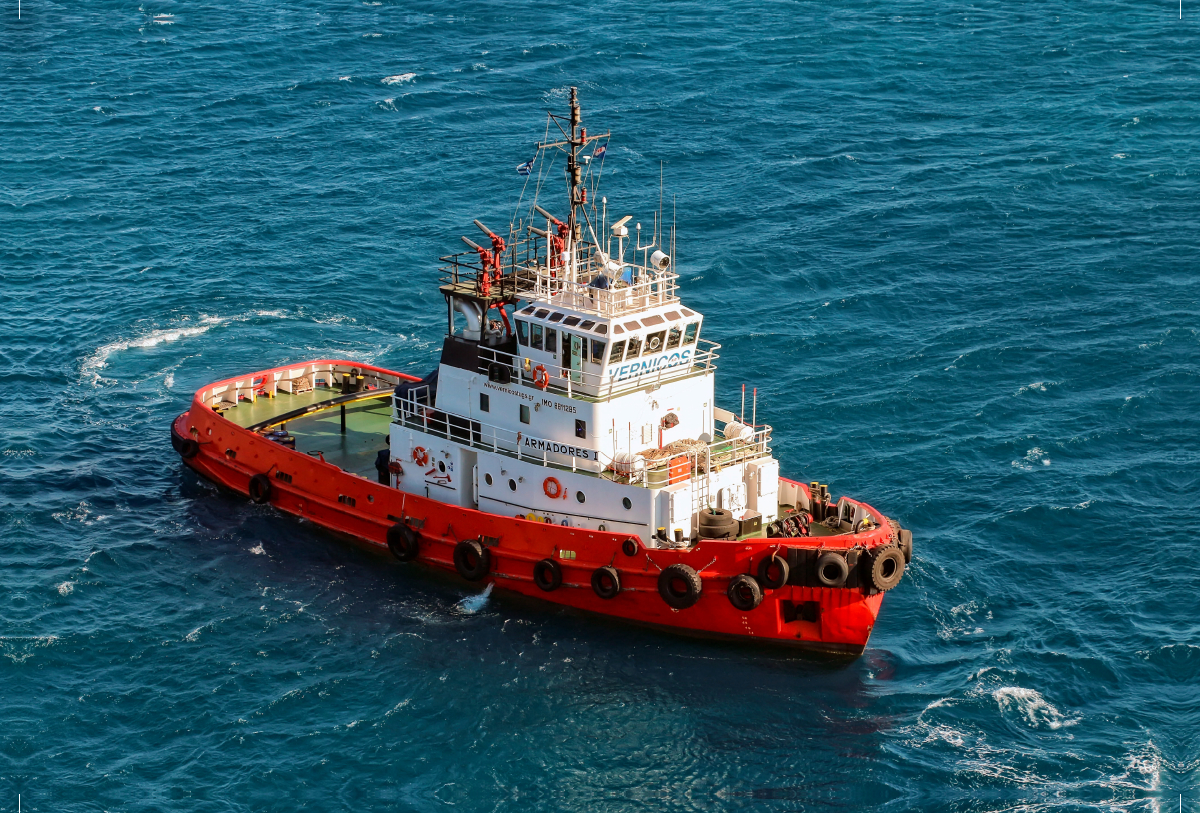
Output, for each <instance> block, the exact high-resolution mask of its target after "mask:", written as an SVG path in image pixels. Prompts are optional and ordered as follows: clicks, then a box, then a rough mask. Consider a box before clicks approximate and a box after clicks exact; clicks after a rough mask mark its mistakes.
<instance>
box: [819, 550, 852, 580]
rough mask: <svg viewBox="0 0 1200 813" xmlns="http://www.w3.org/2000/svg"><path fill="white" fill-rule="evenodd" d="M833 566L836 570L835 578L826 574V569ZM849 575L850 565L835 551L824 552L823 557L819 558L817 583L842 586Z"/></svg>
mask: <svg viewBox="0 0 1200 813" xmlns="http://www.w3.org/2000/svg"><path fill="white" fill-rule="evenodd" d="M831 567H832V568H834V571H835V575H834V576H833V578H830V577H829V576H828V575H827V574H826V569H827V568H831ZM849 576H850V565H848V564H846V560H845V558H844V557H841V556H838V555H837V554H836V553H834V552H833V551H827V552H825V553H822V554H821V558H819V559H817V583H818V584H820V585H821V586H822V587H842V586H843V585H845V584H846V579H847V578H849Z"/></svg>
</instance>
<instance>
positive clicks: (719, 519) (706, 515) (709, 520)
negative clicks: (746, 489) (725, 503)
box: [699, 508, 737, 528]
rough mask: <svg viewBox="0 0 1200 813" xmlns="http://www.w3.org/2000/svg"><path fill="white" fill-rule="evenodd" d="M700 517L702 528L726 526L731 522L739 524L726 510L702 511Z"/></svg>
mask: <svg viewBox="0 0 1200 813" xmlns="http://www.w3.org/2000/svg"><path fill="white" fill-rule="evenodd" d="M699 516H700V527H701V528H703V527H704V526H705V525H725V524H727V523H730V522H732V523H734V524H737V520H736V519H734V518H733V514H731V513H730V512H729V511H726V510H725V509H724V508H712V509H702V510H701V511H700V515H699Z"/></svg>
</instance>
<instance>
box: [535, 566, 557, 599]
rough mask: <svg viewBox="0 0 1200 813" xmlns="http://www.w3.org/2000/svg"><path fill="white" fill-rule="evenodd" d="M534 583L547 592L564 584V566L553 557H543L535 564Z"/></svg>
mask: <svg viewBox="0 0 1200 813" xmlns="http://www.w3.org/2000/svg"><path fill="white" fill-rule="evenodd" d="M533 583H534V584H536V585H537V586H538V587H540V588H541V589H543V590H545V591H546V592H547V593H550V592H553V591H554V590H557V589H558V588H559V587H561V586H562V567H560V566H559V564H558V562H556V561H554V560H553V559H542V560H541V561H539V562H537V563H536V564H534V566H533Z"/></svg>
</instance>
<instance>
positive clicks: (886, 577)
mask: <svg viewBox="0 0 1200 813" xmlns="http://www.w3.org/2000/svg"><path fill="white" fill-rule="evenodd" d="M903 577H904V553H903V552H902V551H901V550H900V548H899V546H897V545H890V544H889V545H883V546H882V547H878V548H876V549H875V550H874V551H872V552H871V584H873V585H875V589H877V590H884V591H886V590H891V589H892V588H893V587H895V586H896V585H898V584H899V583H900V579H902V578H903Z"/></svg>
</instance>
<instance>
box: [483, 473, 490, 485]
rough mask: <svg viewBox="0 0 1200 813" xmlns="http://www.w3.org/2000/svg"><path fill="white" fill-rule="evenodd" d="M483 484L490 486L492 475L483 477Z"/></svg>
mask: <svg viewBox="0 0 1200 813" xmlns="http://www.w3.org/2000/svg"><path fill="white" fill-rule="evenodd" d="M483 482H485V483H487V484H488V485H489V486H490V485H491V484H492V475H490V474H485V475H483Z"/></svg>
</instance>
